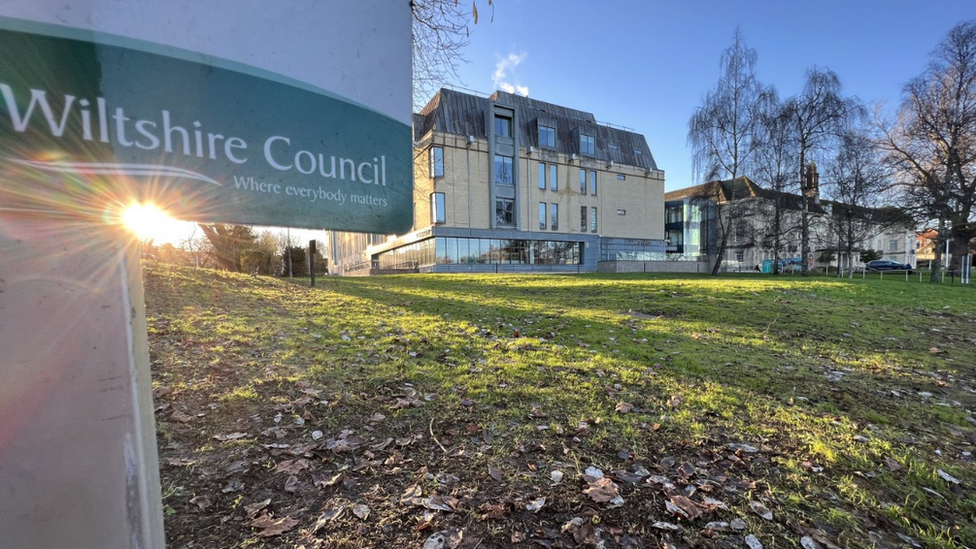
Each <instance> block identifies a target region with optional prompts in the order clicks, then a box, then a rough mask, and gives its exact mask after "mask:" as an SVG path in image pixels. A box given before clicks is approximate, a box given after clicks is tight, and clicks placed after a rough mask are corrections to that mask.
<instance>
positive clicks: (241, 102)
mask: <svg viewBox="0 0 976 549" xmlns="http://www.w3.org/2000/svg"><path fill="white" fill-rule="evenodd" d="M410 17H411V16H410V8H409V3H408V2H389V1H387V0H360V1H358V2H345V1H342V0H327V1H325V2H321V3H318V4H315V5H314V6H310V5H308V6H307V5H305V4H301V3H296V4H288V5H281V4H280V3H276V2H266V1H264V0H209V1H207V2H199V1H197V0H147V1H144V2H135V1H131V2H118V1H116V0H59V1H55V0H31V1H20V0H13V1H12V2H4V3H2V4H0V51H3V55H2V56H0V547H11V548H13V547H16V548H17V549H42V548H43V549H49V548H73V547H99V548H100V549H102V548H104V549H115V548H119V549H122V548H129V549H137V548H138V549H145V548H161V547H164V534H163V518H162V507H161V500H160V486H159V469H158V463H157V453H156V439H155V424H154V418H153V406H152V397H151V376H150V368H149V355H148V344H147V334H146V321H145V309H144V300H143V289H142V278H141V271H140V265H139V250H138V243H137V242H136V241H135V239H134V237H132V236H129V235H127V234H126V233H125V232H124V230H123V229H122V228H121V226H120V224H119V223H120V221H119V220H120V215H119V214H120V213H121V211H122V210H123V209H124V208H126V207H127V206H130V205H132V204H136V203H145V202H152V203H154V204H155V205H156V206H157V207H159V208H161V209H163V210H164V211H166V212H168V213H169V214H170V215H172V216H174V217H177V218H182V219H189V220H194V221H200V222H215V223H243V224H254V225H277V226H289V227H291V226H294V227H309V228H328V229H337V230H347V231H363V232H379V233H396V232H403V231H405V230H406V229H407V228H408V227H409V226H410V225H411V224H412V213H411V212H412V192H413V181H412V177H413V175H412V173H413V172H412V152H411V129H410V116H411V115H410V84H411V81H410V71H411V67H410V22H411V19H410ZM173 29H179V31H178V32H176V31H174V30H173Z"/></svg>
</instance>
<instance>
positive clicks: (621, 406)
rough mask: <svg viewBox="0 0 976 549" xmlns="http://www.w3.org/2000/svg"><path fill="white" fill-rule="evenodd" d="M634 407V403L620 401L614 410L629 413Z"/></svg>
mask: <svg viewBox="0 0 976 549" xmlns="http://www.w3.org/2000/svg"><path fill="white" fill-rule="evenodd" d="M633 409H634V405H633V404H628V403H626V402H618V403H617V405H616V406H615V407H614V411H615V412H619V413H621V414H628V413H630V411H631V410H633Z"/></svg>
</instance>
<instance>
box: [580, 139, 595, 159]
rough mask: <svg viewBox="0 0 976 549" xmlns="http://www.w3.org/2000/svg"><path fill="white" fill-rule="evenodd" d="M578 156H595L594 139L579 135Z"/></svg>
mask: <svg viewBox="0 0 976 549" xmlns="http://www.w3.org/2000/svg"><path fill="white" fill-rule="evenodd" d="M580 154H585V155H587V156H593V155H595V154H596V139H595V138H594V137H593V136H592V135H583V134H580Z"/></svg>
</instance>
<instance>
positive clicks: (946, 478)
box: [935, 469, 959, 484]
mask: <svg viewBox="0 0 976 549" xmlns="http://www.w3.org/2000/svg"><path fill="white" fill-rule="evenodd" d="M935 472H936V473H937V474H938V475H939V478H941V479H942V480H944V481H946V482H950V483H952V484H959V479H957V478H956V477H954V476H952V475H950V474H949V473H946V472H945V471H943V470H942V469H937V470H936V471H935Z"/></svg>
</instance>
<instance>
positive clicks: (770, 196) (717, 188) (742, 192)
mask: <svg viewBox="0 0 976 549" xmlns="http://www.w3.org/2000/svg"><path fill="white" fill-rule="evenodd" d="M681 198H705V199H708V200H713V201H716V202H718V203H724V202H730V201H732V200H742V199H746V198H762V199H765V200H771V201H778V202H779V203H780V204H781V205H782V206H783V207H784V208H786V209H788V210H798V211H799V210H802V209H803V198H802V197H801V196H800V195H798V194H791V193H784V192H779V191H771V190H768V189H764V188H762V187H760V186H759V185H757V184H756V183H755V182H754V181H752V180H751V179H749V178H748V177H745V176H742V177H737V178H735V179H734V180H732V179H726V180H724V181H709V182H708V183H702V184H701V185H695V186H694V187H686V188H684V189H678V190H677V191H671V192H667V193H664V200H678V199H681ZM807 207H808V208H809V210H810V212H812V213H826V212H825V210H824V209H823V207H822V206H821V205H820V204H818V203H816V202H815V201H813V200H811V201H809V203H808V204H807Z"/></svg>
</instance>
